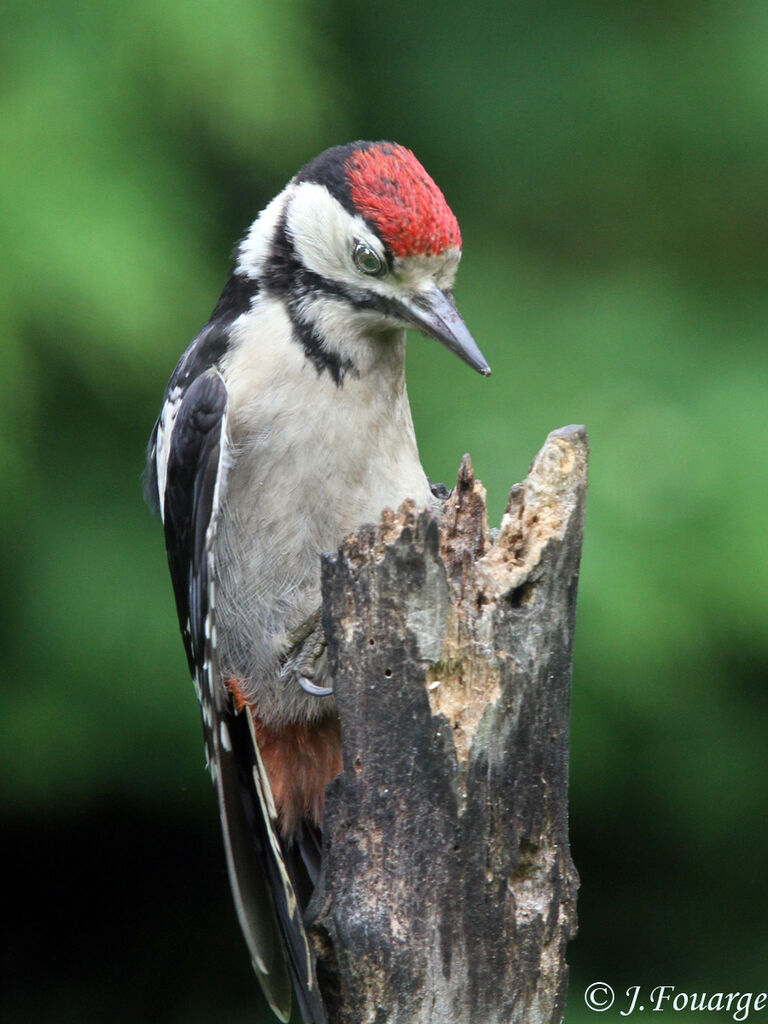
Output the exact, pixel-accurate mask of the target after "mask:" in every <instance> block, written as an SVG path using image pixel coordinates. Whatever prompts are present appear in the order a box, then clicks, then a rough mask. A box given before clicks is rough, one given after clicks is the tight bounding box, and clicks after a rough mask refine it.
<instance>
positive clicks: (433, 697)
mask: <svg viewBox="0 0 768 1024" xmlns="http://www.w3.org/2000/svg"><path fill="white" fill-rule="evenodd" d="M587 454H588V449H587V438H586V433H585V431H584V428H583V427H565V428H563V429H562V430H557V431H554V432H553V433H552V434H550V435H549V437H548V438H547V441H546V443H545V445H544V447H543V448H542V450H541V451H540V452H539V454H538V456H537V457H536V459H535V461H534V463H533V465H532V467H531V470H530V472H529V474H528V477H527V478H526V480H525V481H524V482H523V483H522V484H518V485H516V486H514V487H513V488H512V491H511V493H510V496H509V503H508V505H507V509H506V512H505V514H504V517H503V519H502V522H501V527H500V529H499V530H498V531H494V532H493V533H490V532H489V529H488V523H487V514H486V506H485V490H484V488H483V487H482V484H480V483H479V481H477V480H475V477H474V473H473V470H472V464H471V461H470V459H469V457H468V456H465V458H464V460H463V463H462V466H461V470H460V472H459V477H458V481H457V484H456V487H455V488H454V490H453V492H452V493H451V495H450V497H449V498H448V499H447V500H446V501H445V503H444V505H443V507H442V509H427V510H425V511H420V512H417V511H416V510H415V509H414V507H413V505H412V504H411V503H409V502H406V503H405V504H404V505H403V506H402V507H401V508H400V509H399V510H398V512H397V513H396V514H395V513H393V512H391V511H385V513H384V515H383V517H382V521H381V523H380V524H379V525H378V526H366V527H363V528H361V529H360V530H358V532H357V533H356V534H353V535H351V536H350V537H348V538H347V539H346V540H345V541H344V543H343V544H342V546H341V547H340V548H339V551H338V553H337V554H336V555H332V556H331V555H329V556H326V557H325V558H324V563H323V622H324V626H325V631H326V636H327V639H328V657H329V663H330V667H331V672H332V675H333V679H334V687H335V694H336V701H337V703H338V708H339V714H340V718H341V724H342V741H343V747H344V770H343V772H342V774H341V775H340V776H339V777H338V778H337V779H336V780H335V781H334V782H333V783H332V784H331V785H330V786H329V788H328V791H327V796H326V805H325V818H324V839H323V867H322V872H321V877H320V880H319V883H318V886H317V888H316V891H315V895H314V897H313V900H312V902H311V904H310V907H309V909H308V913H307V925H308V929H309V933H310V935H311V938H312V942H313V944H314V946H315V950H316V953H317V970H318V980H319V984H320V988H321V991H322V993H323V998H324V1001H325V1003H326V1007H327V1010H328V1019H329V1022H330V1024H480V1022H482V1024H523V1022H524V1024H559V1022H561V1021H562V1018H563V1011H564V1004H565V994H566V985H567V978H568V969H567V966H566V963H565V947H566V943H567V942H568V940H569V938H571V937H572V936H573V935H574V934H575V930H576V890H577V887H578V876H577V874H576V870H575V868H574V866H573V863H572V861H571V857H570V851H569V846H568V827H567V826H568V805H567V793H568V720H569V709H570V684H571V654H572V647H573V627H574V617H575V609H576V589H577V582H578V572H579V559H580V554H581V541H582V534H583V525H584V501H585V494H586V477H587Z"/></svg>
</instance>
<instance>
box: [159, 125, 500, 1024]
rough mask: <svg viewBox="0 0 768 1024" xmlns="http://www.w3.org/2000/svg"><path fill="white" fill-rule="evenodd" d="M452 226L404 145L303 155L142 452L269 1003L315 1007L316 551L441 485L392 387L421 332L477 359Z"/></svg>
mask: <svg viewBox="0 0 768 1024" xmlns="http://www.w3.org/2000/svg"><path fill="white" fill-rule="evenodd" d="M460 256H461V235H460V233H459V226H458V224H457V222H456V218H455V217H454V215H453V213H452V212H451V210H450V209H449V207H448V205H447V204H446V202H445V199H444V198H443V195H442V193H441V192H440V190H439V189H438V187H437V186H436V185H435V183H434V181H432V179H431V178H430V177H429V175H428V174H427V173H426V171H425V170H424V168H423V167H422V166H421V164H420V163H419V162H418V160H417V159H416V158H415V156H414V155H413V154H412V153H411V152H410V151H409V150H407V149H405V148H403V147H402V146H399V145H395V144H393V143H390V142H354V143H351V144H350V145H346V146H336V147H334V148H332V149H329V150H326V152H324V153H322V154H321V155H320V156H318V157H317V158H316V159H314V160H312V161H311V162H310V163H309V164H307V165H306V166H305V167H304V168H303V169H302V170H301V171H299V173H298V174H297V175H296V176H295V177H294V178H293V179H292V180H291V181H290V182H289V183H288V185H287V186H286V187H285V189H283V191H282V192H281V193H280V194H279V195H278V196H277V197H276V198H275V199H273V200H272V202H271V203H269V205H268V206H267V207H266V208H265V209H264V211H263V212H262V213H261V215H260V216H259V217H258V218H257V219H256V220H255V221H254V223H253V224H252V225H251V228H250V230H249V231H248V233H247V235H246V236H245V238H244V240H243V241H242V243H241V244H240V246H239V249H238V251H237V259H236V264H235V267H234V269H233V271H232V273H231V275H230V278H229V280H228V282H227V284H226V287H225V288H224V291H223V293H222V295H221V298H220V299H219V302H218V304H217V305H216V308H215V309H214V311H213V313H212V315H211V318H210V320H209V321H208V323H207V324H206V325H205V327H203V329H202V331H201V332H200V333H199V334H198V335H197V337H196V338H195V339H194V341H193V342H192V344H191V345H190V346H189V348H188V349H187V350H186V352H185V353H184V355H183V356H182V358H181V361H180V362H179V364H178V366H177V367H176V369H175V370H174V372H173V375H172V376H171V379H170V382H169V384H168V388H167V390H166V393H165V401H164V404H163V407H162V411H161V413H160V416H159V418H158V420H157V422H156V424H155V428H154V430H153V432H152V437H151V439H150V443H149V452H148V476H147V484H148V498H149V501H150V503H151V504H152V505H153V506H154V507H155V509H156V510H157V511H159V513H160V515H161V517H162V521H163V524H164V529H165V544H166V548H167V552H168V564H169V566H170V571H171V579H172V582H173V589H174V593H175V598H176V606H177V610H178V614H179V623H180V626H181V632H182V635H183V639H184V644H185V647H186V651H187V657H188V659H189V667H190V670H191V672H192V675H193V678H194V680H195V686H196V689H197V696H198V698H199V701H200V706H201V711H202V718H203V730H204V736H205V746H206V755H207V761H208V768H209V770H210V773H211V777H212V779H213V783H214V786H215V790H216V794H217V797H218V802H219V810H220V814H221V823H222V829H223V833H224V846H225V851H226V858H227V866H228V870H229V878H230V882H231V886H232V892H233V895H234V901H235V907H236V910H237V915H238V918H239V921H240V925H241V927H242V930H243V934H244V936H245V939H246V942H247V945H248V948H249V951H250V955H251V958H252V960H253V965H254V968H255V970H256V973H257V976H258V978H259V981H260V982H261V985H262V988H263V990H264V993H265V995H266V997H267V999H268V1000H269V1003H270V1005H271V1006H272V1008H273V1010H274V1012H275V1014H276V1015H277V1016H278V1017H279V1019H280V1020H282V1021H287V1020H288V1018H289V1016H290V1012H291V989H292V988H293V990H294V991H295V994H296V998H297V1001H298V1003H299V1006H300V1009H301V1012H302V1014H303V1017H304V1020H305V1021H306V1022H307V1024H322V1022H323V1021H325V1012H324V1009H323V1004H322V1001H321V999H320V996H319V993H318V991H317V983H316V980H315V972H314V965H313V958H312V955H311V952H310V948H309V944H308V941H307V937H306V934H305V931H304V927H303V923H302V913H303V909H304V907H305V906H306V902H307V900H308V897H309V895H311V891H312V886H313V884H314V881H315V879H316V877H317V870H318V866H319V857H320V832H319V829H320V825H321V820H322V810H323V798H324V792H325V787H326V785H327V783H328V782H330V780H331V779H332V778H333V777H334V776H335V775H336V774H338V772H339V771H340V770H341V767H342V761H341V743H340V735H339V723H338V719H337V716H336V712H335V707H334V700H333V695H332V691H331V687H330V681H329V679H328V672H327V668H326V662H325V654H324V637H323V633H322V628H321V626H320V617H319V608H320V553H321V552H322V551H327V550H333V549H335V548H336V547H337V546H338V545H339V543H340V542H341V541H342V539H343V538H344V536H345V535H346V534H347V533H349V532H351V531H352V530H353V529H355V528H356V527H357V526H359V525H360V524H361V523H364V522H370V521H372V520H374V521H375V520H378V518H379V514H380V512H381V510H382V509H383V508H384V507H385V506H390V507H397V506H398V505H399V504H400V503H401V502H402V501H403V500H404V499H405V498H412V499H414V501H415V502H416V503H417V505H422V506H423V505H427V504H429V503H431V502H434V501H435V500H436V499H435V496H434V494H433V491H432V489H431V485H430V482H429V481H428V479H427V477H426V475H425V473H424V470H423V469H422V467H421V463H420V461H419V454H418V450H417V447H416V438H415V436H414V430H413V422H412V420H411V410H410V406H409V404H408V396H407V393H406V387H405V332H406V328H408V327H415V328H416V329H417V330H419V331H421V332H422V333H423V334H426V335H428V336H429V337H431V338H435V339H436V340H437V341H439V342H442V344H443V345H445V346H447V347H448V348H449V349H450V350H451V351H453V352H455V353H456V354H457V355H458V356H459V357H460V358H461V359H463V360H464V361H465V362H466V363H468V364H469V365H470V366H471V367H473V368H474V369H475V370H478V371H479V372H480V373H482V374H485V375H487V374H488V373H490V370H489V368H488V364H487V363H486V361H485V359H484V358H483V356H482V354H481V352H480V350H479V349H478V347H477V345H476V344H475V342H474V341H473V339H472V337H471V335H470V334H469V331H468V330H467V328H466V327H465V325H464V323H463V321H462V319H461V317H460V316H459V314H458V312H457V310H456V306H455V304H454V299H453V292H452V288H453V281H454V277H455V275H456V269H457V267H458V264H459V258H460Z"/></svg>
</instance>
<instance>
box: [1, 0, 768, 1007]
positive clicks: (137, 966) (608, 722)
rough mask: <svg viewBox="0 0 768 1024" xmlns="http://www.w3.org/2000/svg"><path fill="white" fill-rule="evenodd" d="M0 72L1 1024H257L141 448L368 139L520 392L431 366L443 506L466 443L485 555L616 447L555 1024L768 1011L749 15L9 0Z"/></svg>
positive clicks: (762, 156)
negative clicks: (291, 186) (440, 251)
mask: <svg viewBox="0 0 768 1024" xmlns="http://www.w3.org/2000/svg"><path fill="white" fill-rule="evenodd" d="M0 51H1V52H2V60H1V65H0V67H1V75H2V90H0V97H1V98H0V125H1V126H2V145H1V146H0V225H1V226H2V230H3V235H4V239H5V242H4V251H5V256H6V259H5V261H4V270H3V273H2V275H0V309H1V310H2V322H3V327H2V334H1V335H0V346H1V349H0V351H1V353H2V373H0V469H1V470H2V479H3V488H2V491H3V499H2V502H0V517H1V520H2V521H1V525H2V533H1V534H0V537H1V538H2V541H1V546H0V567H1V568H2V572H3V575H4V594H5V597H6V600H5V601H4V610H3V615H2V619H1V620H0V635H1V640H2V642H1V643H0V665H1V666H2V683H3V685H2V714H1V716H0V729H1V730H2V734H1V735H0V786H2V789H1V791H0V818H1V821H0V824H1V825H2V834H3V837H4V841H3V846H4V850H5V853H6V857H9V858H10V860H11V863H12V868H11V871H10V873H9V874H8V875H7V878H8V879H9V883H8V884H7V886H6V888H7V889H8V890H9V897H10V904H9V911H8V912H7V913H6V914H4V926H5V930H6V931H7V933H8V939H9V941H8V943H7V950H8V952H7V953H6V955H5V956H4V961H3V969H2V970H3V975H4V977H3V990H4V1004H5V1010H4V1019H7V1020H9V1021H15V1022H17V1021H41V1020H42V1021H55V1022H58V1021H85V1022H90V1021H94V1022H95V1021H104V1020H109V1021H112V1022H123V1021H126V1022H128V1021H131V1022H133V1021H153V1022H154V1021H157V1022H169V1024H175V1022H197V1021H200V1022H202V1021H210V1020H217V1021H226V1022H241V1021H242V1022H245V1021H259V1020H261V1019H263V1018H262V1014H263V1004H262V1003H261V1002H260V996H259V995H258V993H257V986H256V984H255V982H254V981H253V979H252V976H251V973H250V968H249V966H248V962H247V958H246V956H245V951H244V947H243V946H242V944H241V940H240V937H239V934H238V932H237V926H236V923H235V918H234V914H233V912H232V908H231V903H230V898H229V895H228V891H227V886H226V879H225V871H224V859H223V855H222V853H221V850H220V849H219V842H220V840H219V835H218V824H217V821H216V813H215V808H214V804H213V796H212V793H211V792H210V785H209V783H208V780H207V777H206V775H205V774H204V772H203V757H202V744H201V736H200V727H199V721H198V712H197V708H196V704H195V701H194V696H193V691H192V686H191V684H190V682H189V680H188V678H187V674H186V667H185V659H184V656H183V652H182V648H181V643H180V640H179V637H178V635H177V625H176V622H175V613H174V610H173V607H172V600H171V591H170V585H169V581H168V579H167V570H166V567H165V556H164V553H163V547H162V542H161V531H160V528H159V526H158V524H157V523H156V522H155V521H154V520H153V519H152V517H151V516H150V514H149V512H148V511H147V510H146V508H145V507H144V506H143V504H142V501H141V486H140V478H141V472H142V464H143V449H144V445H145V442H146V438H147V436H148V434H149V432H150V429H151V427H152V423H153V420H154V417H155V415H156V414H157V411H158V407H159V403H160V399H161V395H162V392H163V389H164V386H165V383H166V380H167V378H168V376H169V374H170V372H171V370H172V369H173V366H174V365H175V363H176V360H177V358H178V356H179V355H180V353H181V351H182V350H183V349H184V347H185V346H186V344H187V343H188V341H189V340H190V339H191V337H192V336H193V335H194V334H195V333H196V331H197V330H198V329H199V327H200V326H201V325H202V324H203V323H204V321H205V320H206V318H207V316H208V314H209V312H210V310H211V309H212V307H213V305H214V304H215V301H216V299H217V297H218V294H219V292H220V290H221V287H222V285H223V282H224V280H225V277H226V274H227V270H228V266H229V255H230V252H231V249H232V246H233V243H234V242H235V240H236V239H237V238H238V237H239V236H240V235H241V234H242V233H243V232H244V231H245V229H246V227H247V226H248V224H249V223H250V221H251V220H252V219H253V217H254V216H255V214H256V213H257V212H258V211H259V210H260V209H261V207H262V206H263V205H264V203H265V202H266V201H267V200H268V199H269V198H271V196H272V195H274V194H275V193H276V192H277V191H278V190H279V189H280V188H281V187H282V186H283V184H284V183H285V181H286V180H287V179H288V178H289V177H290V176H291V175H292V174H293V173H294V172H295V171H296V170H298V168H299V167H300V166H301V165H302V164H303V163H304V162H305V161H306V160H308V159H310V158H311V157H312V156H313V155H315V154H316V153H317V152H319V151H320V150H322V149H324V148H325V147H326V146H329V145H333V144H336V143H339V142H345V141H349V140H351V139H355V138H371V139H376V138H391V139H395V140H397V141H399V142H401V143H403V144H405V145H407V146H409V147H411V148H412V149H413V150H414V151H415V152H416V154H417V155H418V156H419V158H420V159H421V160H422V162H423V163H424V164H425V165H426V167H427V169H428V170H429V171H430V173H431V174H432V175H433V176H434V177H435V179H436V180H437V181H438V183H439V184H440V186H441V187H442V189H443V191H444V192H445V194H446V196H447V198H448V201H449V203H450V204H451V206H452V207H453V209H454V211H455V212H456V214H457V216H458V218H459V221H460V223H461V226H462V233H463V238H464V260H463V265H462V267H461V270H460V274H459V279H458V286H457V297H458V300H459V305H460V307H461V309H462V311H463V314H464V316H465V319H466V320H467V322H468V324H469V325H470V327H471V329H472V330H473V333H474V335H475V337H476V338H477V340H478V342H479V343H480V345H481V348H482V349H483V351H484V353H485V355H486V356H487V358H488V360H489V362H490V364H491V366H492V367H493V371H494V373H493V376H492V377H491V378H490V380H483V379H481V378H480V377H479V376H478V375H476V374H473V373H472V372H471V371H470V370H469V369H468V368H467V367H466V366H464V365H463V364H461V363H460V362H459V361H458V360H457V359H455V358H454V357H452V356H451V355H450V354H449V353H447V352H446V351H444V350H442V349H441V348H440V347H439V346H437V345H435V344H434V343H433V342H429V341H426V340H424V339H422V338H420V337H418V336H414V337H413V338H412V339H411V344H410V351H409V388H410V394H411V401H412V405H413V411H414V419H415V422H416V429H417V434H418V437H419V443H420V448H421V453H422V459H423V462H424V464H425V467H426V468H427V471H428V472H429V474H430V475H431V476H432V477H433V478H434V479H441V480H445V481H446V482H449V483H450V482H451V480H452V479H453V478H454V476H455V473H456V470H457V467H458V464H459V461H460V458H461V455H462V454H463V452H464V451H467V450H468V451H470V452H471V453H472V456H473V459H474V462H475V466H476V470H477V472H478V475H479V476H480V477H481V478H482V479H483V481H484V482H485V484H486V485H487V487H488V492H489V503H490V508H491V519H492V522H493V523H498V521H499V518H500V515H501V512H502V510H503V507H504V502H505V497H506V492H507V491H508V489H509V487H510V486H511V484H512V483H514V482H515V481H517V480H519V479H521V478H522V477H523V476H524V475H525V472H526V470H527V466H528V464H529V462H530V460H531V459H532V457H533V455H534V454H535V452H536V451H537V449H538V448H539V447H540V445H541V443H542V442H543V440H544V438H545V436H546V434H547V433H548V431H549V430H551V429H554V428H557V427H560V426H562V425H564V424H567V423H571V422H583V423H586V425H587V427H588V429H589V435H590V441H591V446H592V461H591V476H590V492H589V501H588V510H587V535H586V541H585V547H584V560H583V572H582V579H581V590H580V598H579V613H578V623H577V642H576V657H575V671H574V690H573V733H572V762H571V833H572V847H573V855H574V859H575V861H576V864H577V866H578V868H579V870H580V873H581V877H582V889H581V895H580V934H579V937H578V939H577V941H576V942H574V943H573V944H572V946H571V947H570V954H569V960H570V962H571V964H572V984H571V993H570V999H569V1009H568V1012H567V1014H566V1020H568V1021H571V1022H573V1024H582V1022H586V1021H592V1022H598V1021H602V1022H606V1024H607V1022H608V1021H610V1022H611V1024H614V1022H616V1021H619V1020H624V1019H627V1018H621V1017H619V1016H618V1014H617V1013H616V1009H617V1008H615V1009H614V1011H613V1012H608V1013H604V1014H601V1015H597V1014H594V1013H591V1012H589V1011H587V1010H586V1009H585V1008H584V1003H583V993H584V990H585V988H586V986H587V985H588V984H589V983H590V982H593V981H598V980H605V981H608V982H610V983H611V984H612V985H614V987H615V988H616V989H617V990H618V991H621V990H622V989H623V988H626V987H627V986H629V985H642V986H644V987H646V986H654V985H658V984H671V985H674V986H675V987H676V990H677V991H680V990H682V991H688V992H692V991H697V992H701V991H707V992H714V991H725V992H731V991H740V992H744V991H761V990H763V989H767V988H768V932H767V931H766V928H765V915H766V909H768V882H767V881H766V874H767V872H766V869H767V868H768V814H766V809H767V808H766V795H767V794H768V771H767V769H768V743H767V742H766V739H767V737H768V694H767V689H766V683H767V682H768V679H767V678H766V677H767V676H768V672H767V671H766V669H767V668H768V640H767V639H766V620H767V618H768V585H767V583H766V579H767V572H766V561H767V558H766V556H767V555H768V539H767V537H768V530H767V529H766V527H767V526H768V517H767V515H766V512H767V511H768V493H767V492H768V482H767V481H768V475H767V474H766V440H767V438H768V431H767V428H768V403H767V401H766V387H767V385H768V356H767V354H766V335H767V334H768V295H767V294H766V288H765V277H766V256H767V255H768V217H767V215H768V201H767V199H766V196H767V195H768V190H767V189H766V180H767V177H768V5H766V4H765V2H764V0H733V2H731V3H728V4H715V3H710V2H707V0H680V2H675V3H669V2H661V0H649V2H648V0H646V2H639V0H636V2H627V3H615V2H614V3H611V2H608V0H603V2H601V0H548V2H543V3H542V2H538V3H534V2H533V0H518V2H516V3H512V4H506V3H505V4H502V3H494V4H484V3H475V4H474V5H468V4H465V3H459V2H457V0H450V2H448V0H442V2H437V0H421V2H420V3H418V4H415V3H406V2H405V0H390V2H388V3H386V4H383V3H368V4H357V3H350V2H347V0H334V2H331V0H328V2H321V3H313V2H312V0H280V2H277V0H275V2H272V3H267V2H255V0H225V2H214V0H202V2H199V0H186V2H184V3H181V2H179V0H165V2H157V0H135V2H133V3H131V4H130V5H129V4H125V3H124V2H120V3H118V2H115V0H99V2H97V0H86V2H82V3H78V2H71V3H66V4H64V3H57V2H52V0H40V2H38V3H36V4H35V5H34V6H32V5H29V4H28V3H27V0H9V2H8V3H6V5H5V8H4V16H3V32H2V38H1V39H0ZM668 1012H669V1013H670V1014H671V1015H672V1016H673V1018H674V1019H675V1020H676V1021H683V1020H686V1019H688V1018H687V1015H686V1014H684V1013H678V1014H672V1011H671V1010H670V1011H668ZM638 1016H639V1015H638ZM645 1016H647V1014H645ZM695 1018H696V1019H697V1020H702V1019H704V1018H706V1019H707V1020H710V1019H729V1018H727V1016H726V1015H721V1016H719V1015H716V1014H706V1015H702V1014H697V1015H695ZM635 1019H637V1016H636V1017H635ZM654 1019H655V1018H654ZM691 1019H693V1018H691ZM445 1024H450V1022H445Z"/></svg>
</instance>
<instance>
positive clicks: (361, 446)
mask: <svg viewBox="0 0 768 1024" xmlns="http://www.w3.org/2000/svg"><path fill="white" fill-rule="evenodd" d="M235 336H236V338H238V339H239V344H237V345H236V346H235V348H234V349H233V351H232V353H231V355H230V356H229V357H228V360H227V362H226V364H225V365H224V367H223V375H224V379H225V381H226V383H227V387H228V391H229V398H230V405H229V436H230V443H231V448H230V467H231V468H230V470H229V474H228V480H227V493H226V495H225V498H224V503H223V506H222V510H221V516H220V521H219V533H218V539H217V548H218V552H217V565H218V566H220V567H223V568H222V569H221V578H220V581H219V590H218V594H219V596H218V600H217V608H218V613H217V617H218V620H219V622H218V629H219V638H220V639H219V647H220V651H221V652H222V653H221V656H222V660H223V661H226V662H228V665H227V668H228V671H230V672H231V673H232V674H235V675H237V676H238V677H239V678H240V679H243V680H245V681H246V682H247V683H248V685H249V686H253V687H257V686H259V685H263V683H264V680H265V679H266V678H268V677H270V676H273V675H274V673H275V666H276V656H277V652H278V651H279V648H280V645H281V644H282V642H283V640H284V637H285V635H286V633H287V632H289V631H290V630H292V629H295V628H296V627H297V626H298V625H300V623H301V622H302V621H303V620H304V619H305V618H306V617H307V616H308V615H310V614H311V613H312V612H313V611H315V609H316V608H317V607H318V606H319V603H320V558H319V555H320V552H322V551H326V550H333V549H335V548H336V547H337V546H338V544H339V543H340V542H341V540H342V539H343V537H344V536H345V535H346V534H347V533H349V532H350V531H351V530H353V529H355V528H356V527H357V526H359V525H360V524H361V523H363V522H371V521H377V520H378V519H379V515H380V513H381V510H382V508H384V507H385V506H387V505H388V506H390V507H396V506H397V505H399V504H400V503H401V502H402V501H403V500H404V499H405V498H406V497H410V498H413V499H414V500H415V501H416V503H417V504H418V505H425V504H427V503H428V502H429V501H430V500H431V492H430V489H429V484H428V481H427V479H426V476H425V474H424V470H423V469H422V467H421V463H420V461H419V455H418V450H417V447H416V439H415V436H414V431H413V422H412V419H411V412H410V407H409V404H408V397H407V393H406V389H405V365H404V364H405V334H404V332H391V333H389V334H379V335H377V336H372V337H371V338H370V339H369V340H368V345H367V346H366V354H367V365H366V366H365V372H363V373H361V374H360V375H359V376H356V375H355V373H354V372H352V371H350V372H349V373H347V375H346V376H345V378H344V381H343V384H342V385H341V386H338V385H337V384H336V383H335V381H334V380H333V378H332V376H331V375H330V373H328V372H326V371H323V372H321V373H318V370H317V369H316V367H315V366H314V365H313V364H312V363H311V362H310V361H309V360H308V359H307V358H306V356H305V354H304V351H303V349H302V347H301V345H300V344H299V343H298V342H296V341H294V340H292V337H291V325H290V322H289V320H288V317H287V316H286V314H285V312H284V310H283V307H282V305H281V303H280V302H279V301H277V300H275V299H271V298H267V299H261V300H260V301H259V302H258V303H257V304H256V306H255V308H254V310H253V311H252V312H250V313H249V314H247V315H246V316H244V317H241V319H240V321H239V322H238V324H237V327H236V335H235Z"/></svg>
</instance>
